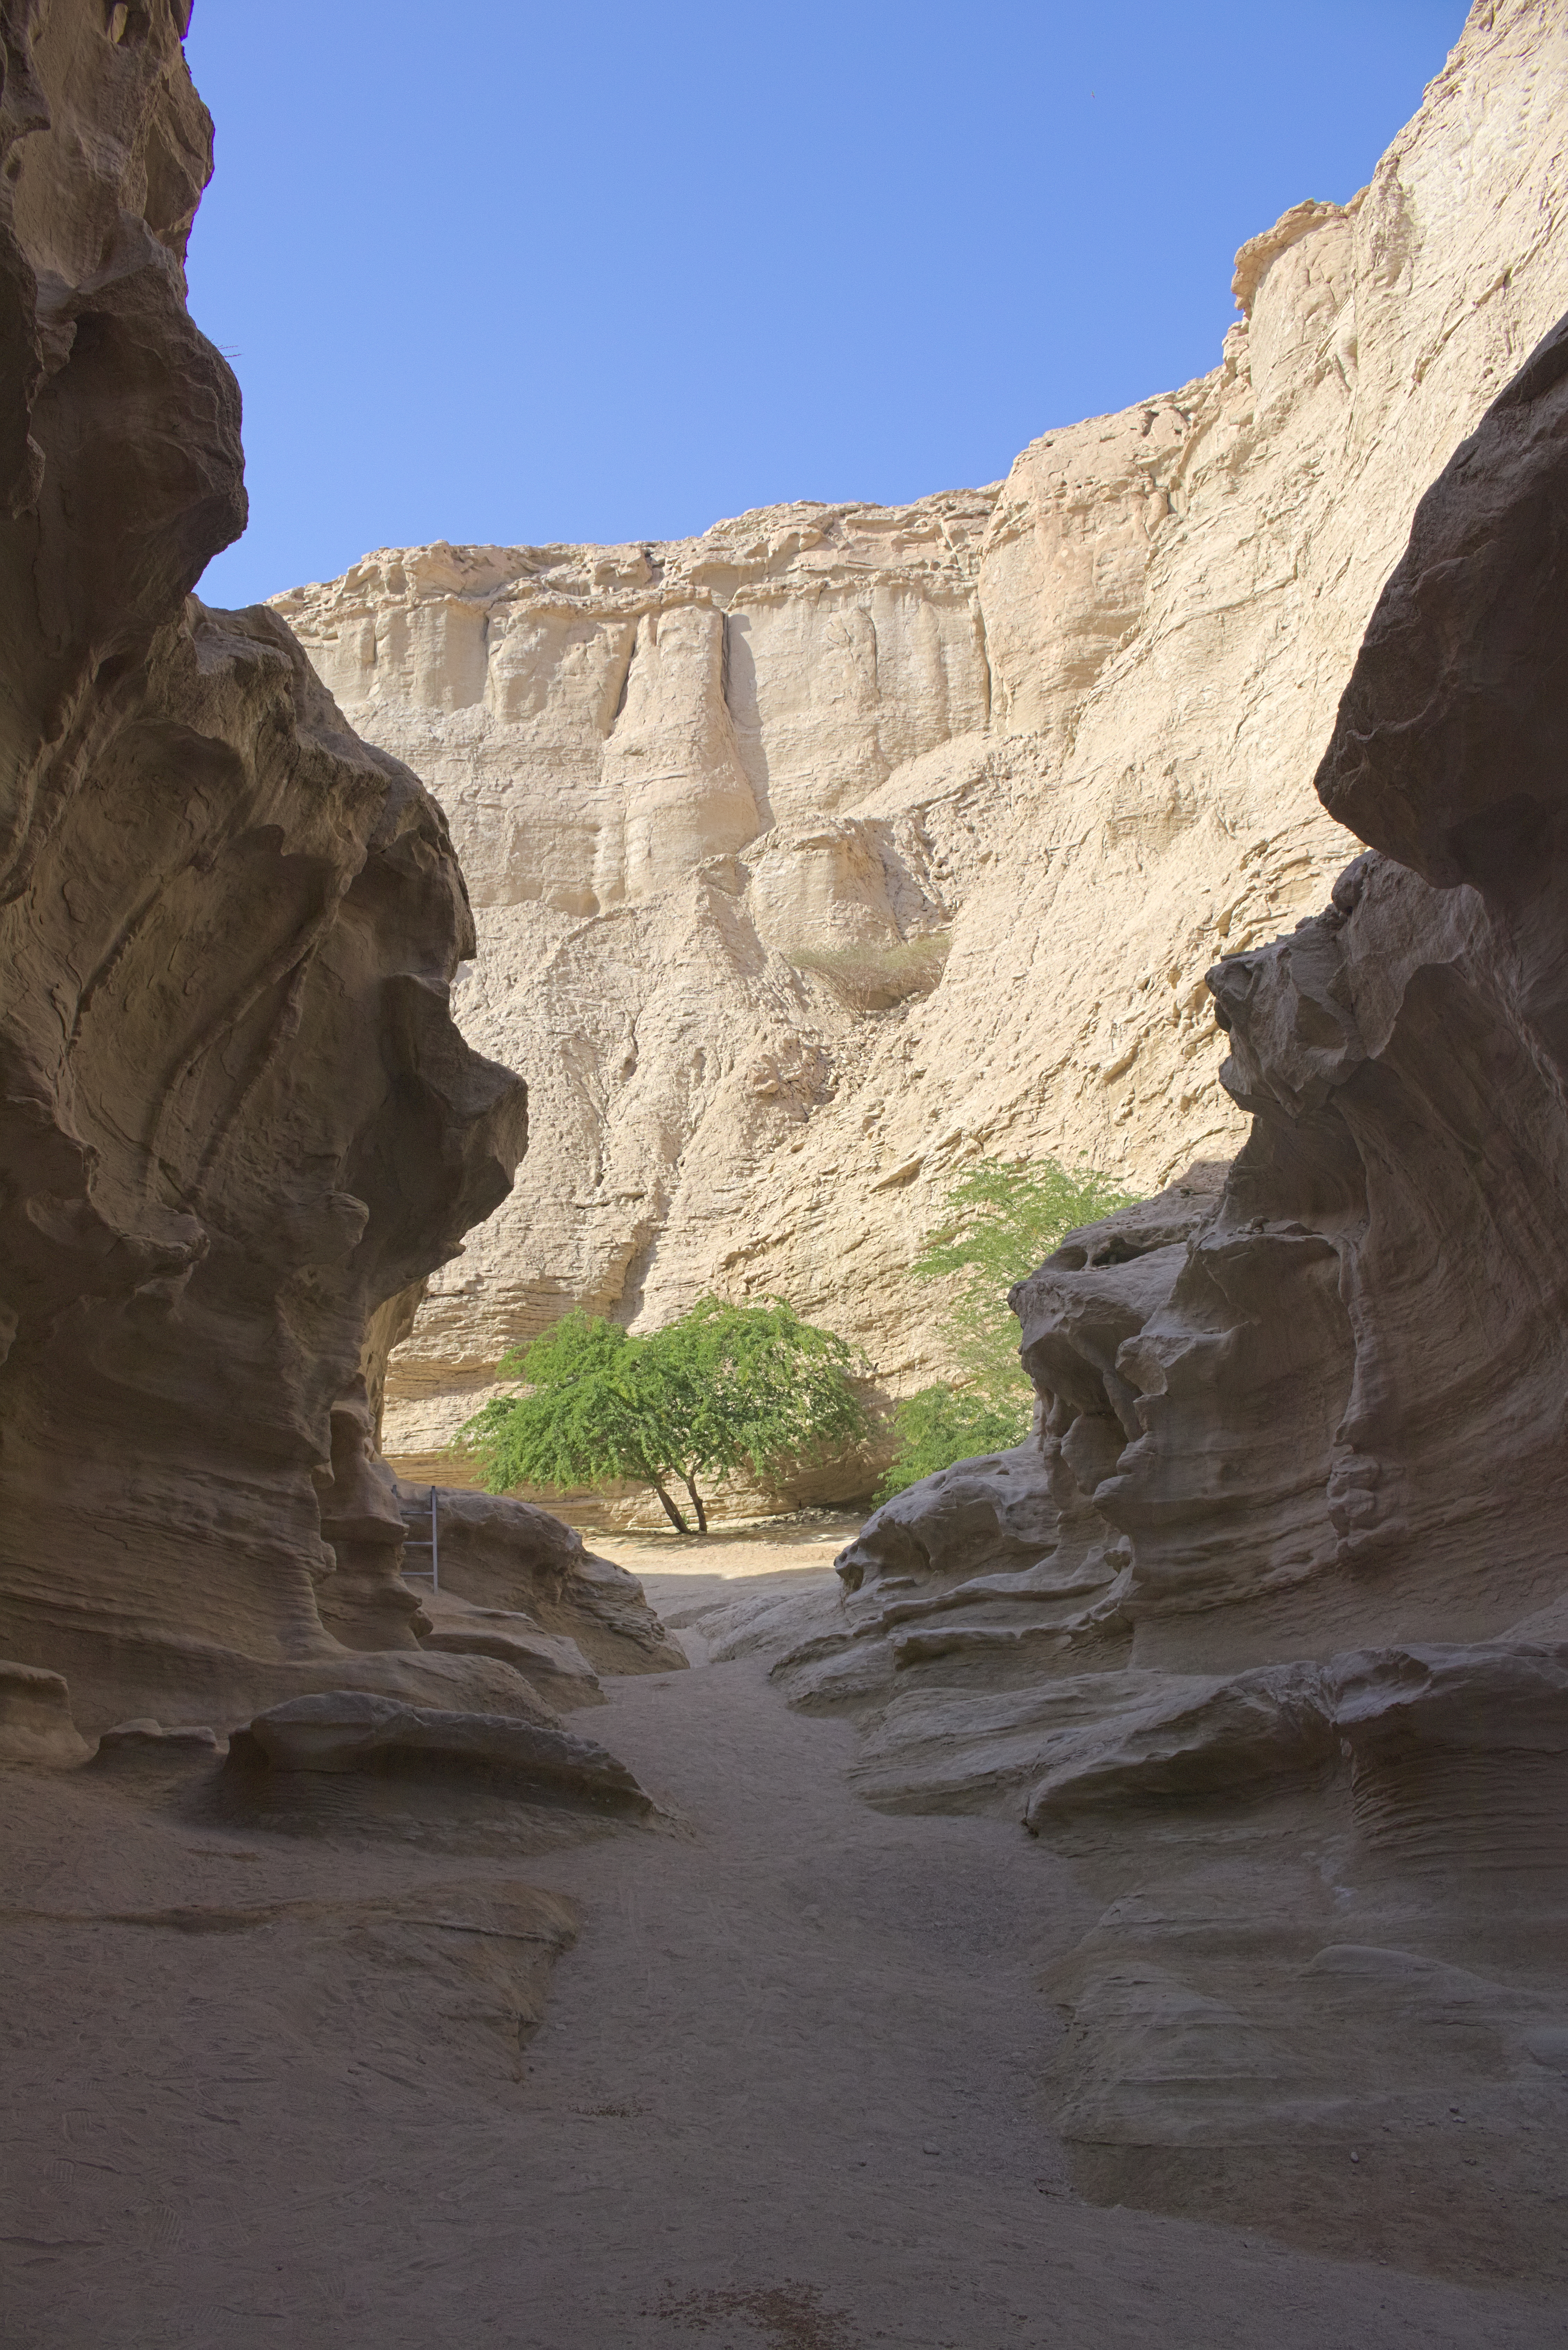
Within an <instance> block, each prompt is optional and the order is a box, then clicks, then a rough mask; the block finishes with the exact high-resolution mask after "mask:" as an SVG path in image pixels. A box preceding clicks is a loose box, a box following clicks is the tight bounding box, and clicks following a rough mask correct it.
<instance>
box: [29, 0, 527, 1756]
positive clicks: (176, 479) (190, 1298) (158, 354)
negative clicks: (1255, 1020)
mask: <svg viewBox="0 0 1568 2350" xmlns="http://www.w3.org/2000/svg"><path fill="white" fill-rule="evenodd" d="M182 30H183V15H182V14H180V13H177V12H176V11H174V10H173V9H172V8H171V5H169V0H152V5H150V6H133V7H131V8H130V9H129V10H127V9H125V8H116V9H113V10H106V9H104V8H103V7H102V6H100V5H97V0H91V4H90V5H89V0H54V5H52V6H50V7H48V8H47V9H45V8H42V7H37V6H29V5H25V0H14V5H6V6H5V8H4V9H3V10H0V42H3V44H4V67H5V80H4V99H3V102H0V145H3V147H4V151H5V167H4V171H3V172H0V598H3V601H4V610H5V625H4V628H3V629H0V676H3V685H4V691H3V692H0V971H3V972H4V997H3V1003H0V1169H3V1181H0V1357H3V1367H0V1655H4V1656H5V1657H7V1658H10V1659H18V1660H21V1661H23V1662H25V1663H30V1664H34V1665H37V1666H44V1667H47V1668H49V1669H53V1670H64V1671H65V1672H66V1674H67V1676H68V1678H69V1680H70V1684H71V1690H72V1696H73V1700H74V1701H75V1703H76V1706H77V1710H78V1719H79V1720H81V1721H84V1722H85V1723H86V1724H88V1726H101V1725H102V1723H103V1721H105V1720H106V1719H107V1720H109V1721H115V1720H117V1719H119V1718H121V1717H123V1716H124V1715H126V1714H128V1713H145V1712H153V1711H159V1710H160V1709H161V1707H162V1706H163V1704H164V1703H165V1701H170V1700H171V1701H172V1706H173V1714H174V1718H175V1719H176V1720H182V1719H183V1720H189V1719H191V1718H192V1712H194V1715H195V1718H197V1719H200V1718H201V1717H202V1709H203V1708H205V1707H213V1706H216V1707H218V1708H221V1709H223V1711H219V1712H218V1714H217V1717H216V1718H217V1719H218V1720H219V1721H228V1720H232V1719H233V1718H234V1714H235V1713H237V1712H239V1711H244V1710H245V1709H246V1707H247V1704H252V1705H254V1703H255V1702H257V1701H263V1700H265V1698H266V1697H267V1696H268V1695H269V1694H270V1695H276V1696H281V1695H284V1694H286V1693H287V1692H289V1691H291V1690H298V1689H301V1688H306V1687H309V1686H310V1685H311V1684H312V1681H313V1680H314V1681H316V1682H317V1683H319V1682H321V1681H323V1680H325V1681H326V1682H327V1684H329V1685H339V1686H340V1685H342V1684H343V1683H344V1682H345V1681H346V1680H347V1681H353V1680H354V1679H356V1675H357V1674H358V1678H359V1680H360V1683H361V1685H363V1682H364V1679H365V1677H366V1676H367V1675H368V1676H369V1679H370V1680H371V1681H376V1680H377V1679H378V1676H379V1680H380V1683H381V1684H383V1685H386V1686H388V1687H397V1688H403V1689H405V1690H406V1691H407V1692H413V1691H415V1690H422V1691H423V1692H424V1694H425V1696H426V1698H427V1700H428V1699H429V1698H430V1697H431V1695H432V1694H434V1696H435V1699H436V1701H437V1702H439V1701H440V1695H441V1690H446V1691H447V1692H448V1702H453V1701H455V1702H462V1699H461V1697H457V1696H456V1695H455V1692H457V1691H459V1690H461V1689H462V1688H463V1687H464V1686H467V1685H469V1684H472V1688H473V1689H474V1690H476V1691H478V1693H479V1695H480V1696H481V1698H482V1700H483V1701H486V1702H488V1703H490V1704H491V1705H492V1706H493V1708H495V1709H496V1710H500V1711H505V1710H506V1687H507V1685H514V1686H515V1687H516V1688H517V1689H518V1690H523V1687H524V1685H523V1684H522V1683H521V1682H516V1681H515V1677H514V1676H513V1675H511V1674H509V1673H508V1672H507V1671H506V1670H505V1669H504V1667H502V1666H499V1665H492V1666H489V1667H483V1668H481V1667H480V1665H479V1664H478V1661H477V1660H476V1659H435V1658H430V1659H422V1658H421V1657H419V1656H418V1655H417V1653H416V1654H410V1656H408V1657H407V1658H399V1657H394V1656H390V1655H384V1654H382V1653H380V1652H385V1651H391V1650H405V1649H406V1650H409V1651H413V1650H414V1648H415V1638H414V1629H413V1628H412V1619H413V1617H414V1611H415V1605H416V1603H415V1601H414V1600H413V1598H412V1597H411V1596H410V1594H409V1593H408V1592H407V1590H406V1589H404V1588H403V1587H402V1586H400V1585H399V1584H398V1582H397V1579H396V1575H395V1567H396V1558H397V1546H398V1545H399V1544H400V1543H401V1541H402V1538H403V1527H402V1521H401V1516H400V1511H399V1508H398V1501H397V1494H396V1490H395V1487H394V1485H393V1483H392V1481H391V1479H390V1477H389V1474H388V1472H387V1471H385V1469H384V1466H382V1465H380V1464H379V1463H378V1462H377V1461H375V1459H374V1458H373V1455H372V1452H371V1449H370V1444H369V1400H368V1398H367V1394H366V1388H365V1383H364V1379H363V1377H362V1363H361V1357H362V1350H363V1348H364V1346H365V1341H366V1336H367V1329H368V1326H369V1323H370V1321H371V1319H372V1317H373V1316H374V1315H375V1314H376V1312H377V1310H378V1309H379V1308H380V1307H381V1306H382V1305H383V1301H386V1300H388V1299H389V1298H391V1297H392V1296H394V1295H396V1294H397V1293H399V1292H400V1291H403V1290H405V1289H406V1288H407V1287H408V1286H409V1285H410V1284H411V1283H413V1282H415V1281H417V1280H418V1279H419V1278H421V1276H423V1275H424V1274H427V1273H429V1272H430V1271H431V1269H432V1268H433V1267H434V1266H436V1265H437V1264H439V1263H441V1262H442V1261H443V1260H444V1259H446V1258H448V1257H450V1256H452V1254H454V1253H457V1251H458V1247H459V1241H460V1236H461V1234H462V1232H463V1231H464V1229H465V1228H466V1227H467V1226H468V1225H469V1224H471V1223H472V1222H474V1220H475V1219H476V1218H478V1217H481V1216H483V1215H484V1214H485V1213H486V1212H488V1211H490V1210H491V1209H493V1207H494V1206H495V1204H496V1203H497V1201H499V1200H500V1199H501V1198H502V1197H503V1195H504V1192H505V1191H506V1189H507V1184H508V1180H509V1177H510V1172H511V1169H512V1166H513V1163H514V1160H515V1159H516V1157H517V1154H518V1152H519V1150H520V1149H521V1147H522V1142H523V1098H524V1097H523V1089H522V1087H521V1084H520V1082H519V1080H517V1079H516V1078H515V1077H514V1076H512V1075H511V1074H510V1073H509V1072H508V1071H506V1070H504V1069H503V1068H500V1067H498V1066H495V1065H494V1064H493V1063H492V1062H489V1061H486V1060H484V1059H482V1058H481V1057H480V1056H479V1055H476V1054H474V1053H473V1052H472V1051H471V1050H470V1049H469V1048H468V1046H467V1045H465V1044H464V1043H463V1041H462V1037H461V1036H460V1035H459V1034H458V1031H457V1029H456V1027H455V1025H454V1024H453V1022H452V1016H451V1010H450V1005H449V994H448V987H449V982H450V979H451V976H452V972H453V970H454V968H455V967H456V966H457V964H458V963H459V962H461V961H462V959H463V958H464V957H467V956H471V955H472V951H473V933H472V920H471V918H470V914H469V910H468V905H467V901H466V898H465V895H464V890H463V884H462V876H461V874H460V872H459V869H458V866H457V862H456V859H455V858H454V857H453V854H452V845H451V841H450V838H449V836H448V830H447V826H446V822H445V819H444V817H443V816H442V815H441V810H440V809H439V807H438V806H436V804H435V802H434V801H433V800H432V799H431V797H430V796H429V795H428V794H427V793H426V792H425V791H424V790H423V789H422V787H421V785H420V784H419V783H418V782H417V781H416V779H415V778H414V776H413V775H410V773H409V772H408V771H407V769H405V768H403V767H401V766H400V765H399V764H398V763H397V762H396V761H395V760H393V759H391V758H389V757H388V756H387V754H385V753H383V752H380V751H374V750H370V749H369V748H367V746H366V745H365V744H364V743H360V742H358V740H357V739H356V738H355V736H354V735H353V734H352V733H351V732H350V731H349V729H348V727H347V726H346V725H345V723H344V722H343V720H342V718H341V716H340V715H339V713H338V712H337V710H336V709H335V708H334V707H333V705H332V703H331V702H330V701H329V700H328V698H327V695H326V693H325V692H324V691H322V689H321V686H320V684H319V683H318V681H317V679H316V677H315V676H314V675H313V673H312V671H311V670H310V668H309V665H308V663H307V662H306V660H305V658H304V656H303V654H302V653H301V652H300V650H299V648H298V646H297V645H296V643H295V641H294V639H292V637H291V636H290V635H289V633H288V630H287V629H286V628H285V627H284V625H283V623H282V622H281V621H280V620H279V619H277V618H276V617H275V615H274V614H272V613H270V612H267V611H265V610H254V611H251V612H246V613H239V614H232V613H218V612H210V611H207V610H205V609H203V608H202V606H201V605H200V604H198V603H196V602H195V601H194V600H193V599H191V598H190V597H189V590H190V588H191V587H192V583H193V582H194V580H195V579H196V577H198V575H199V574H200V572H201V571H202V567H203V566H204V564H205V563H206V561H207V560H208V558H209V556H211V555H212V554H213V552H214V550H215V549H216V548H218V547H219V546H222V545H223V544H224V543H225V542H226V541H227V540H229V539H231V538H232V537H234V536H235V534H236V533H237V532H238V530H239V529H240V528H241V527H242V525H243V521H244V491H243V488H242V461H241V451H240V441H239V421H240V415H239V408H240V404H239V396H238V391H237V389H236V387H235V384H234V379H233V377H232V375H231V374H230V372H229V369H227V367H226V366H225V365H224V364H223V360H222V359H221V358H220V357H219V355H218V354H217V352H216V351H215V350H214V349H213V348H212V346H211V345H210V344H208V343H207V342H206V341H204V340H203V338H202V337H201V335H199V334H198V333H197V331H196V329H195V328H194V327H193V326H192V323H191V320H190V318H189V317H188V316H187V314H186V308H185V298H184V281H183V274H182V255H183V250H184V243H185V236H186V233H187V231H188V229H189V226H190V222H191V218H192V213H193V211H194V209H195V205H196V203H197V199H198V197H199V195H200V192H201V190H202V185H203V184H204V182H205V180H206V178H207V175H208V172H209V171H210V169H211V124H210V122H209V120H208V118H207V116H206V113H205V111H204V109H202V106H201V103H200V101H199V100H198V99H197V98H196V96H195V93H194V91H193V90H192V88H191V84H190V81H189V78H188V76H187V73H186V69H185V65H184V60H183V57H182V50H181V34H182ZM355 1649H368V1650H371V1651H375V1652H377V1653H376V1654H373V1655H370V1656H369V1657H361V1658H359V1659H355V1658H353V1657H351V1656H350V1655H349V1654H348V1653H347V1652H348V1650H355ZM400 1673H401V1675H402V1679H401V1680H400V1678H399V1676H400ZM465 1676H466V1677H467V1679H466V1682H465ZM482 1683H483V1688H481V1686H480V1685H481V1684H482Z"/></svg>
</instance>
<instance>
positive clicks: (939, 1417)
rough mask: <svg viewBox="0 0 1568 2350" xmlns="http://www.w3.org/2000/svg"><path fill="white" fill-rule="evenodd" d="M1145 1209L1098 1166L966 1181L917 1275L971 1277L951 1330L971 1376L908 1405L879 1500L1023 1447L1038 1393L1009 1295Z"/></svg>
mask: <svg viewBox="0 0 1568 2350" xmlns="http://www.w3.org/2000/svg"><path fill="white" fill-rule="evenodd" d="M1136 1200H1137V1193H1136V1192H1134V1191H1127V1190H1126V1189H1124V1187H1123V1186H1122V1185H1121V1184H1120V1183H1118V1182H1117V1181H1116V1178H1115V1176H1113V1175H1106V1174H1104V1173H1102V1172H1101V1171H1100V1170H1099V1169H1097V1168H1094V1167H1086V1166H1079V1167H1077V1168H1074V1169H1071V1170H1069V1169H1067V1168H1065V1167H1063V1166H1060V1165H1059V1164H1058V1163H1057V1161H1056V1160H1055V1159H1036V1160H1034V1161H1033V1162H1032V1163H1030V1162H1025V1163H1024V1164H1023V1165H1017V1166H1011V1165H1009V1164H1008V1162H1007V1161H1006V1160H1005V1159H976V1160H975V1161H974V1163H973V1164H972V1165H971V1166H970V1167H968V1168H966V1169H965V1170H964V1171H963V1173H962V1174H961V1176H960V1177H959V1179H958V1180H957V1182H955V1183H954V1184H953V1185H952V1186H951V1188H950V1191H949V1192H948V1195H947V1198H946V1200H945V1201H944V1202H943V1205H942V1210H941V1213H940V1218H939V1221H938V1222H936V1223H935V1224H934V1225H932V1227H931V1229H930V1230H929V1232H927V1233H926V1235H925V1238H924V1240H923V1241H922V1242H921V1243H920V1249H919V1254H918V1255H917V1256H916V1257H915V1259H914V1262H913V1263H912V1264H911V1266H910V1268H909V1269H910V1271H911V1272H912V1273H914V1274H917V1275H919V1277H920V1278H922V1279H924V1280H928V1281H929V1280H936V1279H938V1278H940V1277H941V1276H942V1275H944V1274H963V1275H965V1276H966V1278H965V1281H964V1284H963V1286H962V1288H961V1290H960V1292H959V1295H958V1296H957V1297H956V1299H955V1300H954V1302H953V1304H952V1305H951V1306H950V1308H949V1310H948V1313H947V1315H945V1316H944V1319H943V1335H944V1336H945V1337H946V1339H947V1342H948V1345H949V1346H950V1348H951V1350H952V1352H953V1355H954V1356H955V1357H956V1358H957V1361H958V1363H959V1365H960V1366H961V1373H962V1377H961V1380H960V1381H958V1382H956V1383H954V1382H947V1381H944V1382H941V1383H940V1384H939V1385H937V1386H934V1387H929V1388H921V1390H920V1392H919V1395H915V1396H911V1397H909V1399H908V1400H907V1402H905V1403H903V1404H900V1405H899V1407H898V1410H897V1411H896V1412H895V1413H894V1416H893V1426H894V1430H895V1432H896V1433H897V1435H898V1438H899V1450H898V1456H897V1458H896V1460H895V1461H894V1463H893V1466H892V1468H891V1469H890V1470H889V1471H888V1475H887V1476H886V1477H885V1478H884V1480H883V1482H882V1484H881V1486H880V1487H879V1488H878V1494H877V1498H878V1499H879V1500H882V1501H886V1500H887V1499H888V1496H889V1495H890V1494H892V1493H896V1492H902V1491H903V1488H904V1487H905V1486H906V1485H912V1484H914V1483H915V1482H917V1480H918V1479H919V1478H921V1477H929V1476H932V1475H934V1474H935V1472H936V1471H938V1470H939V1469H946V1468H949V1467H950V1466H951V1464H952V1462H953V1461H964V1460H968V1459H970V1458H971V1457H972V1456H973V1455H974V1454H976V1453H979V1452H995V1451H1002V1450H1003V1449H1004V1448H1005V1447H1006V1446H1007V1445H1010V1444H1021V1443H1022V1442H1023V1439H1024V1437H1025V1436H1026V1435H1027V1433H1028V1431H1029V1421H1030V1417H1031V1413H1032V1410H1033V1388H1032V1387H1031V1386H1030V1383H1029V1380H1028V1378H1027V1377H1026V1376H1025V1373H1024V1370H1023V1365H1022V1364H1021V1363H1020V1362H1019V1359H1018V1325H1017V1323H1016V1321H1015V1320H1014V1319H1013V1316H1012V1312H1011V1309H1010V1308H1009V1306H1008V1303H1007V1293H1008V1291H1009V1289H1010V1288H1011V1287H1012V1284H1013V1283H1014V1282H1015V1281H1022V1279H1023V1276H1024V1274H1026V1273H1033V1270H1034V1268H1035V1266H1036V1265H1038V1264H1039V1263H1042V1262H1043V1260H1044V1258H1046V1257H1048V1256H1049V1255H1050V1253H1051V1252H1052V1250H1053V1249H1054V1248H1056V1247H1058V1246H1059V1245H1060V1243H1061V1242H1062V1240H1063V1238H1064V1235H1065V1234H1066V1233H1068V1232H1074V1231H1075V1230H1076V1229H1077V1227H1078V1226H1079V1225H1080V1224H1092V1223H1096V1222H1098V1221H1099V1219H1100V1218H1101V1217H1102V1216H1108V1215H1111V1214H1113V1213H1114V1212H1115V1211H1116V1209H1118V1208H1130V1207H1131V1206H1133V1204H1134V1203H1135V1201H1136ZM917 1462H918V1463H919V1466H916V1463H917Z"/></svg>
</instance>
